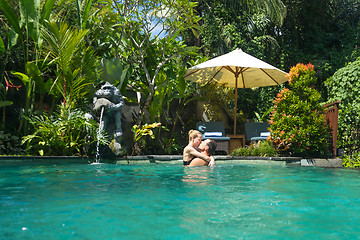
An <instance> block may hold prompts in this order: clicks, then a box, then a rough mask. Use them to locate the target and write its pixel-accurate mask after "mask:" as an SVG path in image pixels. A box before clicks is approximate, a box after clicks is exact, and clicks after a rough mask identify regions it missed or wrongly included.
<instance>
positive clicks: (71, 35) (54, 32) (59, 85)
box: [42, 22, 98, 106]
mask: <svg viewBox="0 0 360 240" xmlns="http://www.w3.org/2000/svg"><path fill="white" fill-rule="evenodd" d="M46 26H47V28H43V29H42V33H43V35H44V39H45V40H46V42H47V44H48V45H47V46H46V47H47V49H48V50H49V53H50V55H51V58H52V60H51V61H50V62H49V64H52V63H55V65H56V79H55V80H54V84H53V86H52V90H53V88H55V90H54V91H57V92H59V93H61V95H62V97H63V104H64V105H65V104H66V102H69V104H72V105H73V106H76V104H79V103H81V102H83V98H84V97H85V96H87V95H88V93H89V91H90V87H91V86H89V85H91V84H92V82H94V81H95V80H96V79H97V71H96V69H97V65H98V60H97V56H96V55H95V54H94V51H93V50H92V49H91V48H90V47H85V46H84V42H83V40H84V37H85V34H86V33H87V30H77V29H75V28H72V27H69V26H68V24H66V23H60V24H57V23H56V22H48V23H47V25H46Z"/></svg>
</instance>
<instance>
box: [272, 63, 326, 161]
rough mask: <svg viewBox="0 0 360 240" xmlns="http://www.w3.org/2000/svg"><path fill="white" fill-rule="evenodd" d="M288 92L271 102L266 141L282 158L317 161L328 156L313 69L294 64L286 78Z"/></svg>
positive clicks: (284, 90)
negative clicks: (283, 155)
mask: <svg viewBox="0 0 360 240" xmlns="http://www.w3.org/2000/svg"><path fill="white" fill-rule="evenodd" d="M288 77H289V85H290V89H287V88H285V89H283V90H282V91H281V92H280V93H279V94H278V96H277V98H276V99H275V100H274V104H275V105H274V110H273V112H272V116H271V120H270V132H271V138H270V140H271V141H272V142H273V144H274V145H275V147H276V149H277V150H278V151H280V152H281V153H282V154H286V155H291V156H301V157H319V156H327V155H328V154H329V144H328V139H329V129H328V126H327V125H326V122H325V114H324V108H323V107H321V105H320V103H321V95H320V93H319V92H318V91H316V90H315V89H314V88H312V86H313V85H314V83H315V82H316V78H315V71H314V66H313V65H311V64H308V65H303V64H297V65H296V66H295V67H293V68H291V70H290V72H289V74H288Z"/></svg>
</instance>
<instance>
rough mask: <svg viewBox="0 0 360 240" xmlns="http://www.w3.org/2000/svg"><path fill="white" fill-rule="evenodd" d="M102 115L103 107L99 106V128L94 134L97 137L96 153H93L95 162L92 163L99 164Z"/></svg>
mask: <svg viewBox="0 0 360 240" xmlns="http://www.w3.org/2000/svg"><path fill="white" fill-rule="evenodd" d="M103 115H104V107H102V108H101V113H100V122H99V128H98V131H97V134H96V137H97V142H96V155H95V162H94V163H93V164H100V159H101V157H100V149H99V146H100V134H101V129H102V128H103V124H104V123H103V120H102V119H103Z"/></svg>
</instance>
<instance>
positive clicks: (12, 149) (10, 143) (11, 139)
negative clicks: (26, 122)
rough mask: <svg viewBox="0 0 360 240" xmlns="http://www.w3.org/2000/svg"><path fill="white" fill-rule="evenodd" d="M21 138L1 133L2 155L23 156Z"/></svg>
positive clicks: (0, 152)
mask: <svg viewBox="0 0 360 240" xmlns="http://www.w3.org/2000/svg"><path fill="white" fill-rule="evenodd" d="M22 154H24V150H23V149H22V148H21V145H20V140H19V137H17V136H13V135H11V134H10V133H5V132H3V131H0V155H22Z"/></svg>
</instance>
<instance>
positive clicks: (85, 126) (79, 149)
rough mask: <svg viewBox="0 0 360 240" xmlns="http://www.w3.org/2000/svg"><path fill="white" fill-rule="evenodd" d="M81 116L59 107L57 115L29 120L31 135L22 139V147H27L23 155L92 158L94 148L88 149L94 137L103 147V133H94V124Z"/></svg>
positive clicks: (82, 113)
mask: <svg viewBox="0 0 360 240" xmlns="http://www.w3.org/2000/svg"><path fill="white" fill-rule="evenodd" d="M84 115H85V113H84V112H83V111H81V110H79V109H74V110H71V109H67V108H65V107H61V108H60V112H59V113H55V114H54V115H52V116H47V115H46V114H43V115H40V116H35V115H34V116H32V117H29V118H28V121H29V122H30V123H31V124H32V125H33V127H34V133H33V134H31V135H27V136H24V137H23V141H22V144H24V145H26V146H27V148H26V150H27V153H29V154H35V155H41V156H43V155H46V156H75V155H81V156H82V155H93V154H94V149H90V146H91V144H93V143H95V142H96V141H97V138H99V140H100V142H101V143H103V144H108V142H107V140H106V138H105V137H106V136H105V134H97V128H98V126H97V124H96V122H95V121H94V120H87V119H85V117H84ZM98 135H99V136H98ZM91 151H92V152H91Z"/></svg>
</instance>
